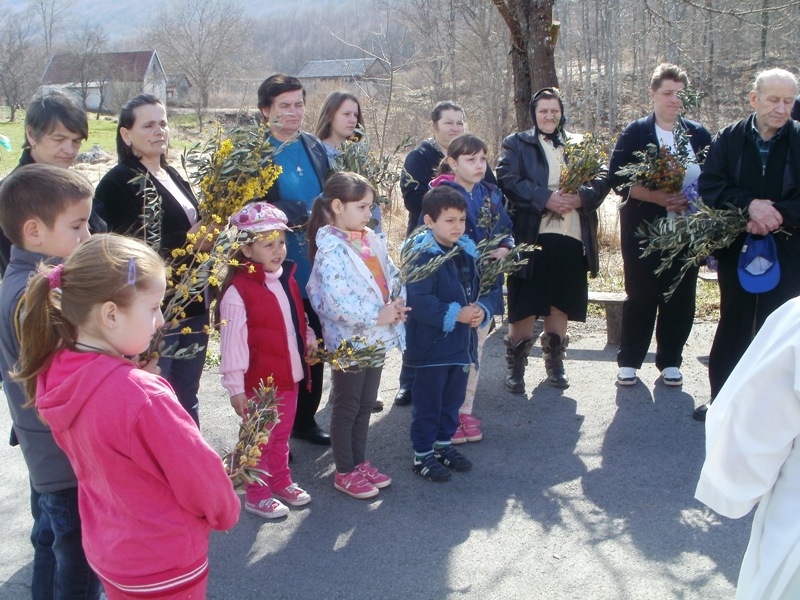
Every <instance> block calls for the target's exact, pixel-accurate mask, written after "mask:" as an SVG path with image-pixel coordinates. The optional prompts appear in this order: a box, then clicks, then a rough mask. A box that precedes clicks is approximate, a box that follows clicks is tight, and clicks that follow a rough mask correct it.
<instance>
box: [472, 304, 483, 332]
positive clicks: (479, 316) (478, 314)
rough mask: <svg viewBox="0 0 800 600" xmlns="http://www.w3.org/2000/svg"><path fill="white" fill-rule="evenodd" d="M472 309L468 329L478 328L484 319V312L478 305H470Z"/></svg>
mask: <svg viewBox="0 0 800 600" xmlns="http://www.w3.org/2000/svg"><path fill="white" fill-rule="evenodd" d="M470 306H471V307H472V308H473V310H474V313H473V316H472V320H471V321H470V323H469V326H470V327H478V326H479V325H480V324H481V323H483V320H484V319H485V318H486V311H484V310H483V309H482V308H481V307H480V306H479V305H477V304H470Z"/></svg>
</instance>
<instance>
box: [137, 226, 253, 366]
mask: <svg viewBox="0 0 800 600" xmlns="http://www.w3.org/2000/svg"><path fill="white" fill-rule="evenodd" d="M186 237H187V243H186V246H184V247H183V248H176V249H175V250H173V251H172V254H171V257H172V259H173V261H172V262H171V264H169V265H168V266H167V296H166V298H167V301H166V305H165V306H164V307H163V308H162V312H163V314H164V324H163V325H162V326H161V327H160V328H159V329H158V330H157V331H156V333H155V334H154V335H153V338H152V340H151V341H150V346H149V347H148V349H147V350H146V351H145V353H144V354H142V356H141V357H140V358H141V359H142V360H150V359H153V358H158V357H163V356H169V357H172V358H176V359H181V358H184V359H188V358H191V357H193V356H194V355H196V354H197V353H198V352H200V351H201V350H202V349H203V346H201V345H200V344H192V345H191V346H188V347H186V348H181V349H177V346H178V343H179V342H178V341H177V340H176V341H174V342H171V341H170V337H175V336H177V335H179V334H189V333H196V332H192V331H191V329H189V328H188V327H181V320H182V319H185V318H186V309H187V308H188V307H189V305H190V304H192V303H193V302H203V297H204V294H205V292H206V290H208V289H209V288H210V287H219V286H220V285H221V284H222V281H223V280H224V278H225V272H226V271H227V268H228V266H229V265H230V266H236V265H237V264H238V263H237V261H236V260H235V259H231V258H230V256H231V254H232V253H233V252H234V251H235V250H237V249H238V248H239V247H240V246H242V245H243V244H246V243H248V242H249V241H251V235H250V234H249V233H247V232H245V231H238V230H237V229H236V228H235V227H230V228H227V229H225V230H224V231H222V233H220V234H219V235H218V234H217V233H216V231H213V230H211V229H208V228H207V227H206V226H205V225H203V226H201V227H200V230H199V231H198V232H197V233H194V234H192V233H190V234H187V236H186ZM203 240H205V241H207V242H212V241H213V245H212V246H211V249H210V250H209V251H207V252H201V251H197V250H194V248H195V247H196V245H197V243H198V242H199V241H203ZM145 241H146V240H145ZM205 332H206V333H208V326H206V327H205Z"/></svg>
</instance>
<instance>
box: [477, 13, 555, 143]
mask: <svg viewBox="0 0 800 600" xmlns="http://www.w3.org/2000/svg"><path fill="white" fill-rule="evenodd" d="M492 3H493V4H494V5H495V6H496V7H497V10H498V11H499V12H500V15H501V16H502V17H503V20H504V21H505V23H506V26H507V27H508V31H509V33H510V34H511V68H512V71H513V73H514V109H515V111H516V114H517V126H518V128H519V129H521V130H522V129H529V128H530V127H531V125H532V120H531V115H530V112H529V111H528V103H529V102H530V99H531V94H532V93H533V92H534V91H535V90H536V89H539V88H542V87H547V86H557V85H558V76H557V75H556V63H555V55H554V46H555V44H554V41H555V40H553V39H552V28H553V4H554V3H555V0H492Z"/></svg>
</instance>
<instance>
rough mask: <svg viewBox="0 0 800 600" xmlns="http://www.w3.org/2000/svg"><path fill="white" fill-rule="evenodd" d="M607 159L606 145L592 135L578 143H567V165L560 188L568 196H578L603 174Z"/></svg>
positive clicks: (565, 151) (565, 156) (584, 137)
mask: <svg viewBox="0 0 800 600" xmlns="http://www.w3.org/2000/svg"><path fill="white" fill-rule="evenodd" d="M607 159H608V156H607V154H606V150H605V146H604V144H602V143H600V140H598V139H597V138H596V137H594V136H593V135H592V134H591V133H587V134H586V135H584V136H583V139H581V140H580V141H578V142H570V141H567V143H566V144H565V145H564V161H565V162H566V163H567V164H566V167H565V168H563V169H562V170H561V180H560V181H559V187H560V188H561V189H562V190H564V191H565V192H567V193H568V194H577V193H578V191H579V190H580V189H581V188H582V187H583V186H584V185H586V184H587V183H588V182H590V181H591V180H592V179H594V178H595V177H597V176H598V175H600V173H602V172H603V167H604V165H605V162H606V160H607Z"/></svg>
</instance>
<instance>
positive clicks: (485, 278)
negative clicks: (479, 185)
mask: <svg viewBox="0 0 800 600" xmlns="http://www.w3.org/2000/svg"><path fill="white" fill-rule="evenodd" d="M559 216H560V215H559ZM498 219H499V217H498V215H493V214H492V211H491V204H490V200H489V198H486V199H485V201H484V204H483V206H482V207H481V210H480V213H479V214H478V227H479V228H480V229H483V231H486V232H488V233H489V235H487V236H486V237H484V238H483V239H482V240H481V241H480V242H478V243H477V244H476V249H477V250H478V258H477V259H476V267H477V269H478V277H479V278H480V290H479V292H478V298H481V297H482V296H485V295H487V294H488V293H489V292H491V291H492V289H493V288H494V287H495V286H496V285H497V283H498V280H499V279H500V277H504V276H505V275H507V274H509V273H514V272H515V271H516V270H517V269H519V268H520V267H524V266H525V265H527V264H528V260H529V255H530V253H531V252H533V251H534V250H536V249H538V248H539V246H537V245H535V244H517V245H516V246H514V247H513V248H512V249H510V250H509V252H508V254H506V255H505V256H503V257H502V258H495V257H494V256H493V254H494V253H495V251H496V250H498V249H499V248H501V247H502V246H501V244H502V242H503V241H504V240H505V239H506V238H508V232H506V231H501V232H498V233H492V232H494V231H495V228H496V225H497V221H498Z"/></svg>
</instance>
